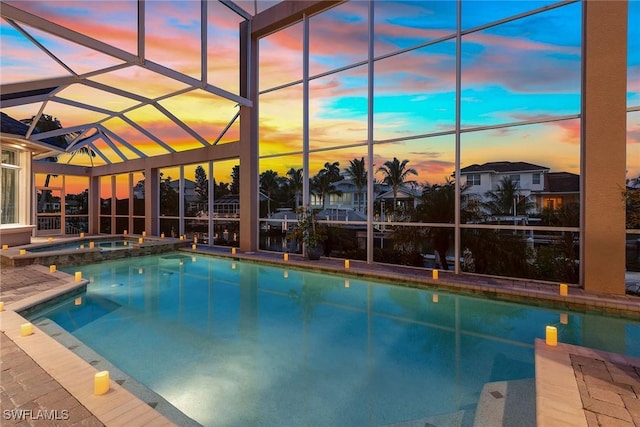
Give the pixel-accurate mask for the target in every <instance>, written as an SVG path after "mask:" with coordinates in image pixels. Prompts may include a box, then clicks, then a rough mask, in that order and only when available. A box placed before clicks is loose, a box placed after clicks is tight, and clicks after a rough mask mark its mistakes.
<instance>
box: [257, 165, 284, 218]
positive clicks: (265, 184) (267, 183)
mask: <svg viewBox="0 0 640 427" xmlns="http://www.w3.org/2000/svg"><path fill="white" fill-rule="evenodd" d="M279 178H280V177H279V176H278V172H276V171H274V170H271V169H269V170H266V171H264V172H262V173H261V174H260V190H262V192H264V194H266V195H267V215H269V214H271V196H272V195H273V193H274V192H275V191H278V189H279V188H280V182H279V181H280V179H279Z"/></svg>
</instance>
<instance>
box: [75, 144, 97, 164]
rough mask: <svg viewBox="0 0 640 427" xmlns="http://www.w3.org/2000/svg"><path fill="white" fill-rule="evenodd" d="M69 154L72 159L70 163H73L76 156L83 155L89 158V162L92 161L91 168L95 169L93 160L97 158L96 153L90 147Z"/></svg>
mask: <svg viewBox="0 0 640 427" xmlns="http://www.w3.org/2000/svg"><path fill="white" fill-rule="evenodd" d="M69 154H71V158H70V159H69V163H71V160H73V158H74V157H75V156H76V154H81V155H84V156H88V157H89V160H90V161H91V167H93V158H94V157H95V156H96V153H95V151H93V149H91V148H90V147H87V146H86V145H84V146H82V147H80V148H77V149H75V150H73V151H70V152H69Z"/></svg>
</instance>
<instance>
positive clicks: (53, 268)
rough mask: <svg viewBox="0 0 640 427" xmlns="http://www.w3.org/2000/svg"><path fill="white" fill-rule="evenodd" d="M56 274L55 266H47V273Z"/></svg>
mask: <svg viewBox="0 0 640 427" xmlns="http://www.w3.org/2000/svg"><path fill="white" fill-rule="evenodd" d="M55 272H56V265H55V264H51V265H50V266H49V273H55Z"/></svg>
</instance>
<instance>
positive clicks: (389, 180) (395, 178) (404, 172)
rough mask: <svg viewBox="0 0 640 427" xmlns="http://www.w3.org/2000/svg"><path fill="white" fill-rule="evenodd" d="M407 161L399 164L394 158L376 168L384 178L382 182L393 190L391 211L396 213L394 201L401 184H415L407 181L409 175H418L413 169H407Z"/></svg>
mask: <svg viewBox="0 0 640 427" xmlns="http://www.w3.org/2000/svg"><path fill="white" fill-rule="evenodd" d="M407 163H409V160H406V159H405V160H403V161H402V162H400V161H399V160H398V159H397V158H396V157H394V158H393V160H391V161H390V160H387V161H386V162H384V165H382V166H380V167H379V168H378V170H377V171H376V173H377V172H382V173H383V174H384V178H383V179H382V182H383V183H384V184H387V185H388V186H390V187H391V188H392V189H393V211H394V212H395V211H396V199H397V198H398V190H399V189H400V187H401V186H402V185H403V184H415V181H408V180H407V178H408V177H409V175H418V172H417V171H416V170H415V169H413V168H407Z"/></svg>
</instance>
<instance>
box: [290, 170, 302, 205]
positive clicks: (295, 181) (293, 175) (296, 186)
mask: <svg viewBox="0 0 640 427" xmlns="http://www.w3.org/2000/svg"><path fill="white" fill-rule="evenodd" d="M302 175H303V174H302V168H299V169H294V168H291V169H289V172H287V176H288V177H289V181H288V188H289V191H291V192H293V194H294V197H295V206H294V209H298V207H299V206H300V199H301V198H302Z"/></svg>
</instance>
